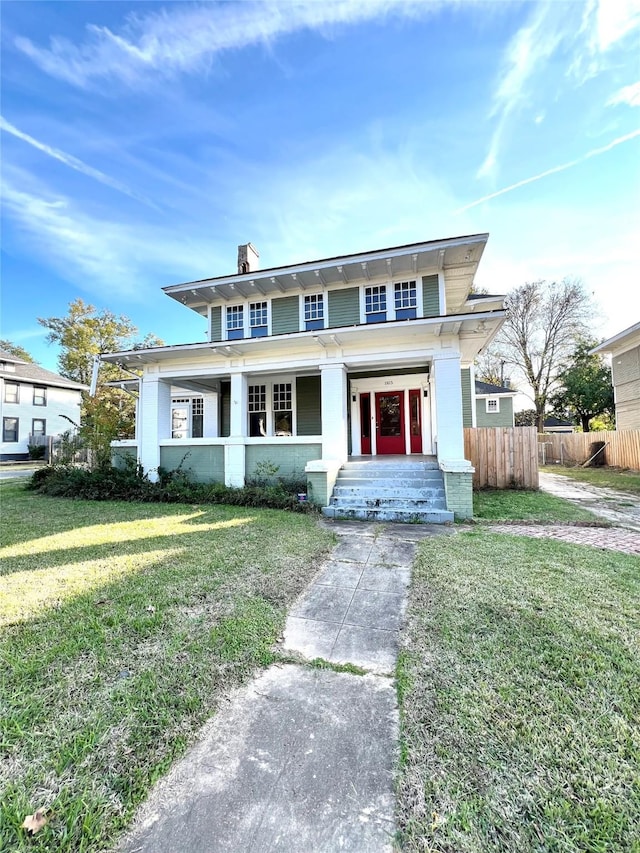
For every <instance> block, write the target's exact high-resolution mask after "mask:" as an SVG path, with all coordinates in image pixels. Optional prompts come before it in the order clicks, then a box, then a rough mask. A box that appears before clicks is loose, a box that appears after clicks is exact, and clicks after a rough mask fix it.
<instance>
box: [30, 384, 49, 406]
mask: <svg viewBox="0 0 640 853" xmlns="http://www.w3.org/2000/svg"><path fill="white" fill-rule="evenodd" d="M37 391H41V392H42V394H41V395H38V396H41V397H42V402H39V401H38V400H36V392H37ZM33 405H34V406H46V405H47V386H46V385H34V386H33Z"/></svg>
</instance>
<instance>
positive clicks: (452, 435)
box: [433, 354, 464, 462]
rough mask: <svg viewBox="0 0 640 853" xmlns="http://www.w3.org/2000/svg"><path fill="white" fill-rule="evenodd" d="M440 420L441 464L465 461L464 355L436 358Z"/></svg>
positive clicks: (439, 456) (435, 370) (439, 447)
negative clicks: (463, 423)
mask: <svg viewBox="0 0 640 853" xmlns="http://www.w3.org/2000/svg"><path fill="white" fill-rule="evenodd" d="M433 368H434V374H435V375H434V380H435V389H434V394H435V401H436V421H437V430H438V435H437V439H438V462H443V461H458V462H459V461H461V460H463V459H464V436H463V432H462V429H463V427H462V382H461V378H460V356H459V355H458V354H455V355H448V356H443V357H440V358H438V357H437V356H436V357H435V358H434V359H433Z"/></svg>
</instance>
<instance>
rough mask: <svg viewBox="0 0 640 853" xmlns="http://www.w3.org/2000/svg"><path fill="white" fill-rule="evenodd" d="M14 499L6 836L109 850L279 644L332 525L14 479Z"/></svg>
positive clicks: (3, 549)
mask: <svg viewBox="0 0 640 853" xmlns="http://www.w3.org/2000/svg"><path fill="white" fill-rule="evenodd" d="M0 500H1V502H2V538H1V539H0V565H1V570H0V571H1V572H2V576H0V585H1V586H2V592H3V594H2V595H1V596H0V626H1V627H0V631H1V633H0V677H1V682H0V703H1V709H0V717H1V719H2V729H1V730H0V737H1V742H2V754H3V761H2V762H1V763H0V783H1V785H2V792H1V793H0V849H1V850H11V851H27V850H28V851H53V850H55V851H56V853H64V851H69V852H70V851H74V853H76V851H83V853H84V851H97V850H105V849H108V848H109V847H110V846H111V845H112V844H113V841H114V839H115V838H117V836H118V835H119V833H120V832H121V831H122V830H123V828H124V827H125V826H126V824H127V822H128V820H129V819H130V818H131V815H132V813H133V810H134V807H135V806H136V805H137V804H138V803H140V801H141V800H142V799H143V798H144V797H145V795H146V793H147V791H148V790H149V787H150V786H151V785H152V784H153V782H154V781H155V780H156V779H157V778H158V777H159V776H161V775H162V774H163V773H164V772H165V771H166V770H167V769H168V767H169V766H170V765H171V763H172V761H174V760H175V759H176V758H177V757H178V756H179V755H181V754H182V753H183V752H184V750H185V748H186V747H187V745H188V744H189V743H190V742H192V741H193V739H194V737H195V734H196V733H197V731H198V728H199V727H200V726H201V724H202V723H203V722H204V720H206V719H207V718H208V717H210V716H211V715H212V714H213V713H214V712H215V709H216V707H217V706H218V704H219V702H220V699H221V697H223V696H224V695H225V694H226V693H227V691H228V690H229V689H230V688H232V687H233V686H234V685H237V684H239V683H241V682H243V681H246V680H247V679H248V678H249V677H250V676H251V675H252V673H253V672H255V670H256V668H258V667H261V666H264V665H267V664H268V663H270V662H271V661H272V660H273V659H274V653H273V652H272V644H273V643H274V642H275V640H276V639H277V638H278V636H279V635H280V634H281V631H282V629H283V626H284V619H285V615H286V608H287V606H288V605H289V604H290V603H291V602H292V600H293V598H294V597H295V596H296V595H298V594H299V593H300V592H301V590H302V589H303V588H304V587H305V586H306V584H307V583H308V582H309V580H310V578H311V577H312V576H313V574H314V572H315V570H316V569H317V566H318V563H319V561H320V559H321V558H322V557H323V556H324V554H325V553H326V550H327V549H328V548H329V547H330V545H331V544H332V537H331V535H330V534H329V533H327V532H326V531H324V530H322V529H320V528H319V527H318V525H317V524H316V522H315V520H314V519H313V518H312V517H309V516H306V515H297V514H289V513H285V512H280V511H275V510H259V509H247V508H230V507H224V506H187V505H170V506H167V505H157V504H156V505H149V504H144V505H141V504H131V503H109V502H100V503H94V502H87V501H67V500H63V499H55V498H46V497H41V496H37V495H34V494H33V493H32V492H28V491H26V490H25V488H24V486H23V485H22V484H17V483H16V482H15V481H13V482H8V483H4V484H1V485H0ZM42 807H46V808H49V809H51V812H52V818H51V820H50V823H49V824H48V826H47V827H46V828H45V829H43V830H42V831H41V832H39V833H38V834H37V835H36V836H35V837H33V838H31V837H27V835H26V832H25V830H22V829H20V824H21V823H22V821H23V819H24V817H25V816H26V815H27V814H31V813H32V812H34V811H35V810H36V809H37V808H42Z"/></svg>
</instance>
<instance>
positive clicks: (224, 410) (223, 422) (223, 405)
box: [220, 382, 231, 436]
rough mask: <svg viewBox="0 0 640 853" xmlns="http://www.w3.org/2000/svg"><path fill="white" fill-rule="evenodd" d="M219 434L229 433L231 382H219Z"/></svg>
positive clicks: (225, 434)
mask: <svg viewBox="0 0 640 853" xmlns="http://www.w3.org/2000/svg"><path fill="white" fill-rule="evenodd" d="M220 435H221V436H227V435H231V383H230V382H221V383H220Z"/></svg>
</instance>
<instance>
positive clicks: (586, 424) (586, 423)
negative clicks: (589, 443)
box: [580, 415, 591, 432]
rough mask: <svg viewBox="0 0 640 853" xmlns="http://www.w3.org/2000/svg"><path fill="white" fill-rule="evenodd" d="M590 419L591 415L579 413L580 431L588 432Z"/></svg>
mask: <svg viewBox="0 0 640 853" xmlns="http://www.w3.org/2000/svg"><path fill="white" fill-rule="evenodd" d="M590 420H591V415H580V422H581V424H582V432H589V421H590Z"/></svg>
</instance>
